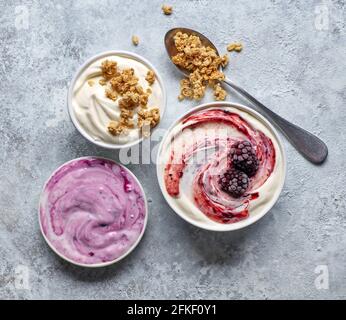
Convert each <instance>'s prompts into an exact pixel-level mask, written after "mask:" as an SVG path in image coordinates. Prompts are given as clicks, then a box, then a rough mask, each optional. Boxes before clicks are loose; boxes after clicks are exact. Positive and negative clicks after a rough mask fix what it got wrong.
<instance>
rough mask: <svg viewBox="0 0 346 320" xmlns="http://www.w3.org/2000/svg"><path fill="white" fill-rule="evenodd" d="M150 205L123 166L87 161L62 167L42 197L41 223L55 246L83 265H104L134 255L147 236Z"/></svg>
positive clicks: (63, 255)
mask: <svg viewBox="0 0 346 320" xmlns="http://www.w3.org/2000/svg"><path fill="white" fill-rule="evenodd" d="M147 221H148V204H147V200H146V196H145V193H144V190H143V187H142V186H141V184H140V182H139V181H138V179H137V178H136V177H135V175H134V174H133V173H132V172H131V171H129V170H128V169H127V168H125V167H124V166H122V165H120V164H117V163H116V162H114V161H113V160H110V159H106V158H101V157H82V158H78V159H74V160H71V161H69V162H67V163H65V164H63V165H62V166H60V167H59V168H58V169H57V170H56V171H54V173H53V174H52V175H51V176H50V178H49V179H48V180H47V182H46V184H45V186H44V188H43V190H42V193H41V197H40V203H39V224H40V229H41V233H42V235H43V237H44V239H45V240H46V242H47V243H48V245H49V246H50V248H51V249H52V250H53V251H54V252H55V253H56V254H57V255H59V256H60V257H61V258H63V259H64V260H66V261H68V262H70V263H72V264H75V265H77V266H82V267H92V268H95V267H104V266H108V265H111V264H113V263H116V262H118V261H120V260H122V259H123V258H125V257H126V256H127V255H128V254H130V253H131V252H132V251H133V250H134V249H135V247H136V246H137V245H138V244H139V242H140V240H141V239H142V237H143V234H144V231H145V229H146V225H147Z"/></svg>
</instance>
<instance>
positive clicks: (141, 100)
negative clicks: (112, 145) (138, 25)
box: [100, 60, 160, 136]
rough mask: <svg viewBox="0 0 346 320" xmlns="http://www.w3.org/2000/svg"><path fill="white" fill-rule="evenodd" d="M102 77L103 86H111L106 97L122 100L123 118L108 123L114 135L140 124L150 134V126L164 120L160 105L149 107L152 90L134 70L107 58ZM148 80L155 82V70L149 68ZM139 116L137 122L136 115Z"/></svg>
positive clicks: (104, 62) (106, 90)
mask: <svg viewBox="0 0 346 320" xmlns="http://www.w3.org/2000/svg"><path fill="white" fill-rule="evenodd" d="M101 70H102V79H101V80H100V84H101V85H107V84H109V86H107V88H106V89H105V96H106V97H107V98H109V99H111V100H113V101H116V100H118V99H119V100H118V105H119V108H120V119H119V120H112V121H110V122H109V124H108V127H107V128H108V131H109V132H110V133H111V134H112V135H114V136H117V135H121V134H127V132H128V130H129V129H133V128H135V127H136V125H137V127H138V128H142V127H144V126H146V127H147V128H146V130H145V131H144V130H143V135H144V136H149V135H150V128H153V127H155V126H156V125H157V124H158V123H159V121H160V110H159V108H156V107H154V108H150V109H148V99H149V96H150V94H151V92H152V91H151V89H150V88H148V89H147V90H144V89H143V87H142V86H141V85H140V84H139V79H138V77H136V75H135V72H134V69H132V68H129V69H124V70H122V71H120V70H118V68H117V63H116V62H115V61H111V60H105V61H103V62H102V64H101ZM146 80H147V82H148V83H149V85H152V84H153V83H154V81H155V74H154V72H153V71H152V70H150V71H148V73H147V76H146ZM135 115H137V122H135V119H134V116H135Z"/></svg>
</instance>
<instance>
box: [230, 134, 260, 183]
mask: <svg viewBox="0 0 346 320" xmlns="http://www.w3.org/2000/svg"><path fill="white" fill-rule="evenodd" d="M230 157H231V159H232V163H233V166H234V167H235V168H237V169H239V170H241V171H244V172H245V173H246V174H247V175H248V176H249V177H252V176H254V175H255V174H256V172H257V170H258V165H259V161H258V158H257V155H256V152H255V149H254V148H253V147H252V144H251V143H250V142H249V141H239V142H236V143H235V144H233V146H232V147H231V151H230Z"/></svg>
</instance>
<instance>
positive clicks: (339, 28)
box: [0, 0, 346, 299]
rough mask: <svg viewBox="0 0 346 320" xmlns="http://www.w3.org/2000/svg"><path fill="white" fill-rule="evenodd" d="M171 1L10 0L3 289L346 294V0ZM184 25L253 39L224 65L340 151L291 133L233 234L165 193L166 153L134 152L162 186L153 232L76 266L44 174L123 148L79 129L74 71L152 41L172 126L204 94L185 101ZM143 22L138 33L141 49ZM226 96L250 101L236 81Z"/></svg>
mask: <svg viewBox="0 0 346 320" xmlns="http://www.w3.org/2000/svg"><path fill="white" fill-rule="evenodd" d="M167 2H168V3H170V4H172V5H173V6H174V14H173V15H172V16H169V17H167V16H164V15H163V14H162V13H161V10H160V7H161V4H162V1H157V0H155V1H153V0H146V1H103V0H98V1H94V0H88V1H86V0H83V1H82V0H78V1H77V0H76V1H72V0H69V1H43V0H42V1H34V0H32V1H30V0H28V1H1V2H0V14H1V16H0V22H1V23H0V41H1V42H0V44H1V45H0V57H1V60H0V61H1V64H0V81H1V84H0V94H1V106H0V137H1V144H0V161H1V167H0V208H1V210H0V257H1V258H0V298H1V299H11V298H15V299H32V298H43V299H64V298H73V299H85V298H88V299H94V298H101V299H103V298H104V299H127V298H154V299H155V298H163V299H165V298H172V299H175V298H195V299H199V298H210V299H216V298H222V299H253V298H259V299H274V298H278V299H293V298H298V299H308V298H317V299H325V298H337V299H340V298H346V269H345V265H346V232H345V229H346V210H345V206H346V200H345V193H346V190H345V180H346V179H345V176H344V174H345V163H346V162H345V154H346V143H345V140H346V125H345V123H346V113H345V98H346V93H345V92H346V90H345V89H346V88H345V84H346V81H345V80H346V76H345V75H346V67H345V54H346V41H345V40H346V39H345V30H346V28H345V15H346V14H345V2H344V1H338V0H335V1H322V0H319V1H311V0H308V1H303V0H301V1H279V0H272V1H251V0H248V1H221V0H220V1H216V0H209V1H207V0H191V1H167ZM176 26H187V27H192V28H195V29H198V30H200V31H201V32H204V33H205V34H206V35H208V36H209V37H210V38H211V39H213V40H214V41H215V44H216V45H217V46H218V48H219V49H220V51H221V52H223V51H225V47H226V45H227V44H228V43H229V42H231V41H234V40H239V41H241V42H242V43H243V44H244V50H243V52H242V53H241V54H232V55H231V60H230V65H229V67H228V70H227V74H228V75H229V76H231V77H232V78H233V79H234V81H236V82H237V83H239V84H241V85H243V86H244V87H245V88H247V89H248V90H249V91H250V92H251V93H253V94H254V95H255V96H256V97H258V99H260V100H261V101H263V102H264V103H265V104H267V105H268V106H270V107H271V108H272V109H273V110H275V111H276V112H278V113H279V114H281V115H282V116H284V117H287V119H290V120H292V121H294V122H295V123H297V124H298V125H301V126H303V127H304V128H306V129H308V130H311V131H312V132H314V133H315V134H318V135H319V136H320V137H321V138H322V139H324V141H326V143H327V144H328V146H329V150H330V155H329V158H328V161H327V162H326V163H325V164H324V165H323V166H321V167H317V166H314V165H312V164H310V163H308V162H307V161H306V160H304V159H303V158H302V157H301V156H300V155H299V154H298V153H297V152H296V151H295V150H294V149H293V148H292V147H291V146H290V144H289V143H288V142H287V141H284V144H285V147H286V151H287V158H288V174H287V180H286V184H285V187H284V190H283V192H282V195H281V197H280V199H279V201H278V202H277V204H276V205H275V207H274V208H273V209H272V210H271V211H270V213H269V214H268V215H266V216H265V218H263V219H262V220H261V221H259V222H258V223H256V224H255V225H253V226H251V227H249V228H247V229H245V230H241V231H238V232H233V233H213V232H207V231H203V230H199V229H197V228H195V227H192V226H190V225H188V224H187V223H186V222H184V221H183V220H182V219H181V218H179V217H178V216H177V215H175V214H174V213H173V212H172V210H170V209H169V207H168V206H167V204H166V203H165V201H164V199H163V197H162V196H161V193H160V190H159V187H158V184H157V182H156V176H155V165H154V164H151V165H143V166H138V165H129V166H128V167H129V168H130V169H131V170H133V172H134V173H135V174H136V175H137V176H138V178H139V179H140V180H141V181H142V182H143V184H144V188H145V190H146V193H147V196H148V198H149V199H150V219H149V224H148V228H147V232H146V234H145V237H144V238H143V240H142V242H141V244H140V246H139V247H138V248H137V249H136V250H135V251H134V252H133V254H131V255H130V256H129V257H128V258H127V259H125V260H124V261H123V262H121V263H119V264H117V265H114V266H111V267H108V268H105V269H100V270H86V269H82V268H77V267H74V266H72V265H70V264H68V263H66V262H64V261H62V260H61V259H60V258H58V257H57V256H55V254H54V253H53V252H52V251H51V250H50V249H49V247H48V246H47V245H46V243H45V242H44V240H43V238H42V236H41V234H40V231H39V226H38V221H37V203H38V199H39V194H40V191H41V188H42V185H43V183H44V181H45V180H46V179H47V178H48V177H49V175H50V174H51V172H52V171H53V170H55V168H57V167H58V166H59V165H61V164H62V163H64V162H65V161H68V160H70V159H73V158H75V157H80V156H84V155H100V156H107V157H111V158H113V159H117V158H118V154H117V153H116V152H109V151H106V150H103V149H101V148H97V147H95V146H93V145H91V144H90V143H88V142H87V141H86V140H85V139H84V138H82V137H81V135H80V134H79V133H78V132H77V131H76V130H75V129H74V127H73V125H72V123H71V122H70V120H69V117H68V113H67V108H66V92H67V87H68V85H69V81H70V79H71V77H72V75H73V73H74V72H75V70H76V69H77V68H78V66H79V65H80V64H81V63H82V62H83V61H84V60H85V59H86V58H88V57H90V56H91V55H93V54H96V53H99V52H101V51H104V50H108V49H122V50H132V51H134V52H137V53H139V54H142V55H143V56H145V57H146V58H148V59H149V60H151V61H152V62H153V63H154V64H155V65H156V66H157V68H158V70H159V71H160V72H161V73H162V76H163V79H164V82H165V85H166V87H167V90H168V93H169V94H168V105H167V112H166V114H165V117H164V119H163V121H162V124H161V126H162V128H165V127H167V126H169V124H170V123H171V122H172V121H173V120H174V119H175V118H176V117H178V115H179V114H182V113H184V112H185V111H187V110H189V109H190V108H191V107H193V106H194V105H195V103H193V102H184V103H178V102H177V99H176V96H177V94H178V80H179V79H180V75H179V74H178V73H177V72H176V71H175V69H174V67H173V66H172V65H171V64H170V62H169V60H168V58H167V56H166V53H165V50H164V47H163V42H162V39H163V36H164V34H165V32H166V31H167V30H168V29H170V28H172V27H176ZM132 34H137V35H138V36H139V37H140V40H141V43H140V45H139V46H138V47H136V48H135V47H133V46H132V44H131V36H132ZM229 99H230V100H232V101H238V102H244V101H243V100H242V99H240V98H239V97H238V96H237V95H236V94H235V93H232V92H230V95H229ZM209 100H211V98H210V96H207V97H206V98H205V100H204V101H209ZM23 267H24V269H23ZM319 270H322V271H321V272H324V273H323V275H325V276H327V274H326V272H325V271H326V270H328V272H329V286H328V288H326V286H323V285H322V287H323V288H324V289H323V288H321V286H319V285H318V283H319V281H318V280H319V279H320V278H318V274H317V273H318V272H319ZM323 270H324V271H323ZM26 271H28V279H27V280H28V281H27V282H26V281H24V282H22V283H21V282H20V279H21V276H23V275H24V274H25V272H26ZM315 272H317V273H315ZM316 279H317V280H316ZM325 279H327V278H325ZM316 284H317V286H316ZM324 284H326V282H324Z"/></svg>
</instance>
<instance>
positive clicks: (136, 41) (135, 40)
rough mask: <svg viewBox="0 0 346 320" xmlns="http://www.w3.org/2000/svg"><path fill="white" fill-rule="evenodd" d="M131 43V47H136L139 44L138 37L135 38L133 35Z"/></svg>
mask: <svg viewBox="0 0 346 320" xmlns="http://www.w3.org/2000/svg"><path fill="white" fill-rule="evenodd" d="M132 43H133V45H135V46H138V44H139V37H138V36H136V35H133V36H132Z"/></svg>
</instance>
